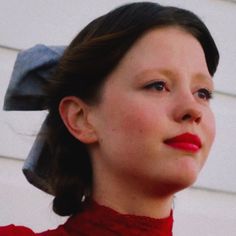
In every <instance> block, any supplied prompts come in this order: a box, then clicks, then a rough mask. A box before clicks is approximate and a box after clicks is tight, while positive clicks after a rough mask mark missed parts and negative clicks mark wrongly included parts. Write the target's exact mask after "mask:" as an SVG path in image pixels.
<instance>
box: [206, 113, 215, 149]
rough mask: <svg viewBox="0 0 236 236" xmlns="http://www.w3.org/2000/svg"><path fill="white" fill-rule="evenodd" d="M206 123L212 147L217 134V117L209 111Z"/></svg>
mask: <svg viewBox="0 0 236 236" xmlns="http://www.w3.org/2000/svg"><path fill="white" fill-rule="evenodd" d="M206 118H207V119H206V122H205V128H204V129H205V130H207V138H208V140H209V143H210V146H211V145H212V143H213V141H214V139H215V134H216V124H215V117H214V114H213V112H212V111H209V114H208V116H207V117H206Z"/></svg>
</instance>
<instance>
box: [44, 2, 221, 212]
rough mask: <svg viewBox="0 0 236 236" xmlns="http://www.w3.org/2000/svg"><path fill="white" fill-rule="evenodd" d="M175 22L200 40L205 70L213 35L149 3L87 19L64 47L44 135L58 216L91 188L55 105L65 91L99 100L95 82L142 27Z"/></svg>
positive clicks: (86, 167) (83, 151)
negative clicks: (86, 23)
mask: <svg viewBox="0 0 236 236" xmlns="http://www.w3.org/2000/svg"><path fill="white" fill-rule="evenodd" d="M169 26H177V27H180V28H181V29H183V30H185V31H186V32H188V33H190V34H191V35H192V36H193V37H195V38H196V39H197V40H198V41H199V43H200V44H201V46H202V48H203V50H204V54H205V58H206V63H207V67H208V70H209V73H210V74H211V75H212V76H213V75H214V73H215V71H216V68H217V65H218V61H219V54H218V50H217V47H216V45H215V43H214V40H213V38H212V36H211V34H210V32H209V31H208V29H207V27H206V26H205V25H204V23H203V22H202V21H201V20H200V19H199V18H198V17H197V16H196V15H195V14H193V13H192V12H190V11H187V10H183V9H180V8H176V7H164V6H160V5H159V4H157V3H152V2H139V3H131V4H127V5H123V6H121V7H119V8H117V9H115V10H113V11H111V12H109V13H107V14H105V15H103V16H101V17H98V18H97V19H95V20H94V21H92V22H91V23H89V24H88V25H87V26H86V27H85V28H84V29H83V30H82V31H81V32H80V33H79V34H78V35H77V36H76V37H75V38H74V40H73V41H72V42H71V44H70V45H69V46H68V47H67V49H66V51H65V53H64V55H63V57H62V59H61V60H60V62H59V65H58V67H57V69H56V72H55V74H54V76H53V78H52V83H51V84H50V85H49V88H48V89H47V91H48V109H49V115H48V121H49V125H48V130H47V140H48V144H49V147H50V150H51V158H52V167H53V168H52V170H51V182H50V185H51V188H52V190H53V194H54V195H55V198H54V201H53V209H54V211H55V212H56V213H57V214H59V215H71V214H75V213H76V212H78V211H80V210H82V209H81V206H82V199H83V196H84V195H89V193H90V192H91V189H92V184H93V183H92V167H91V162H90V156H89V153H88V150H87V147H86V146H85V145H84V144H83V143H81V142H80V141H79V140H77V139H75V138H74V137H73V136H72V135H71V134H70V133H69V131H68V130H67V129H66V127H65V125H64V123H63V122H62V119H61V118H60V115H59V111H58V106H59V103H60V101H61V99H62V98H63V97H65V96H71V95H74V96H77V97H79V98H80V99H82V100H83V101H85V102H87V103H90V104H92V103H93V104H96V103H97V102H99V98H100V91H101V87H102V86H103V84H104V82H105V80H106V78H107V76H108V75H109V74H110V73H111V72H112V71H113V70H114V68H115V67H116V66H117V65H118V64H119V62H120V60H121V59H122V58H123V56H124V55H125V54H126V53H127V51H128V50H129V49H130V48H131V46H132V45H133V44H134V43H135V42H136V40H137V39H138V38H140V37H141V36H142V35H143V34H144V33H146V32H147V31H149V30H151V29H154V28H163V27H169Z"/></svg>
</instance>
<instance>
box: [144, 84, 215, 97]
mask: <svg viewBox="0 0 236 236" xmlns="http://www.w3.org/2000/svg"><path fill="white" fill-rule="evenodd" d="M145 89H153V90H156V91H158V92H162V91H163V90H164V89H165V90H166V91H167V92H169V91H170V90H169V88H168V86H167V83H166V82H165V81H162V80H160V81H155V82H153V83H150V84H148V85H146V86H145ZM195 93H197V94H198V97H199V98H200V99H203V100H206V101H209V100H210V99H212V98H213V95H212V91H210V90H209V89H207V88H200V89H198V90H197V92H195Z"/></svg>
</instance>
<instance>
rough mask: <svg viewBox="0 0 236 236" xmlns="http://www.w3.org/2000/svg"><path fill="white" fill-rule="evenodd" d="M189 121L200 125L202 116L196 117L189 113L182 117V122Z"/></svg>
mask: <svg viewBox="0 0 236 236" xmlns="http://www.w3.org/2000/svg"><path fill="white" fill-rule="evenodd" d="M188 120H191V121H195V122H196V123H199V122H200V121H201V116H200V115H199V116H197V115H196V116H194V115H191V114H188V113H187V114H185V115H184V116H183V117H182V121H188Z"/></svg>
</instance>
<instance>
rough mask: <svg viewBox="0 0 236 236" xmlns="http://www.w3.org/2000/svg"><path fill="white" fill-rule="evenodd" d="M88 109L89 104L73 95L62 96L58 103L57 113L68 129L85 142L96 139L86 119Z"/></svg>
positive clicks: (88, 142)
mask: <svg viewBox="0 0 236 236" xmlns="http://www.w3.org/2000/svg"><path fill="white" fill-rule="evenodd" d="M90 111H91V110H90V106H89V105H87V104H86V103H85V102H83V101H82V100H81V99H80V98H78V97H75V96H68V97H64V98H63V99H62V100H61V102H60V104H59V113H60V116H61V118H62V120H63V122H64V124H65V126H66V127H67V129H68V131H69V132H70V133H71V134H72V135H73V136H74V137H75V138H76V139H78V140H79V141H81V142H82V143H85V144H92V143H95V142H96V141H97V140H98V139H97V135H96V132H95V130H94V128H93V125H92V124H91V123H90V121H89V119H88V118H89V114H90Z"/></svg>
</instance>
